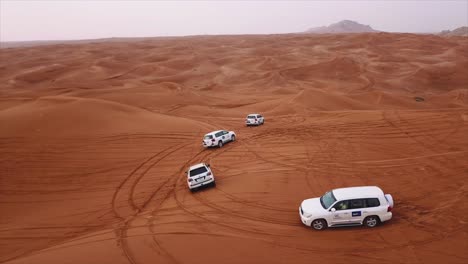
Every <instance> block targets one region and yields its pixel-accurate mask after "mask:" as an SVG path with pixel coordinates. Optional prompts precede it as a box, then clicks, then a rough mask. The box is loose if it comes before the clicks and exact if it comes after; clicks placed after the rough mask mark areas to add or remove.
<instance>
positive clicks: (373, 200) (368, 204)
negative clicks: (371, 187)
mask: <svg viewBox="0 0 468 264" xmlns="http://www.w3.org/2000/svg"><path fill="white" fill-rule="evenodd" d="M377 206H380V201H379V199H377V198H368V199H366V207H377Z"/></svg>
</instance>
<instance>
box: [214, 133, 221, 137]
mask: <svg viewBox="0 0 468 264" xmlns="http://www.w3.org/2000/svg"><path fill="white" fill-rule="evenodd" d="M222 135H223V132H218V133H216V134H215V137H220V136H222Z"/></svg>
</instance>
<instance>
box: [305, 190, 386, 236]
mask: <svg viewBox="0 0 468 264" xmlns="http://www.w3.org/2000/svg"><path fill="white" fill-rule="evenodd" d="M392 208H393V197H392V196H391V195H390V194H384V193H383V191H382V190H381V189H380V188H379V187H376V186H363V187H349V188H340V189H334V190H332V191H329V192H327V193H325V194H324V195H323V196H322V197H320V198H312V199H307V200H304V201H303V202H302V204H301V206H300V207H299V216H300V217H301V220H302V223H303V224H304V225H306V226H311V227H313V228H314V229H316V230H322V229H325V228H327V227H338V226H353V225H365V226H367V227H375V226H377V225H378V224H379V223H382V222H385V221H388V220H390V219H391V218H392Z"/></svg>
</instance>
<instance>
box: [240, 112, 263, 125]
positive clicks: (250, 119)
mask: <svg viewBox="0 0 468 264" xmlns="http://www.w3.org/2000/svg"><path fill="white" fill-rule="evenodd" d="M263 123H265V118H264V117H263V116H262V115H259V114H250V115H248V116H247V118H246V119H245V125H246V126H259V125H263Z"/></svg>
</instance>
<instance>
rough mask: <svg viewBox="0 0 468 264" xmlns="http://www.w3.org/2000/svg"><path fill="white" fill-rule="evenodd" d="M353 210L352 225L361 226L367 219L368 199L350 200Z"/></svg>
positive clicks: (350, 220)
mask: <svg viewBox="0 0 468 264" xmlns="http://www.w3.org/2000/svg"><path fill="white" fill-rule="evenodd" d="M349 206H350V208H351V218H350V219H349V222H350V224H360V223H362V220H363V219H364V217H365V213H364V212H365V207H366V199H353V200H349Z"/></svg>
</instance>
